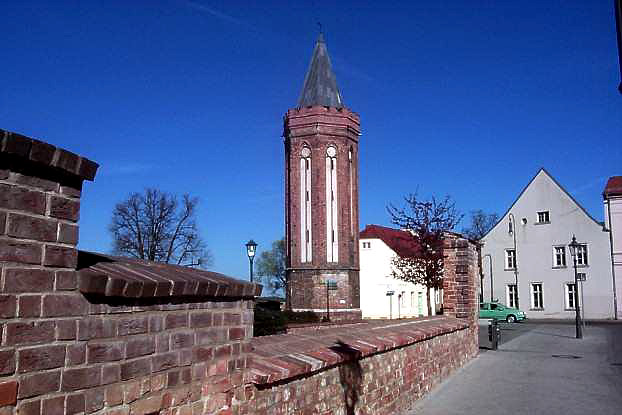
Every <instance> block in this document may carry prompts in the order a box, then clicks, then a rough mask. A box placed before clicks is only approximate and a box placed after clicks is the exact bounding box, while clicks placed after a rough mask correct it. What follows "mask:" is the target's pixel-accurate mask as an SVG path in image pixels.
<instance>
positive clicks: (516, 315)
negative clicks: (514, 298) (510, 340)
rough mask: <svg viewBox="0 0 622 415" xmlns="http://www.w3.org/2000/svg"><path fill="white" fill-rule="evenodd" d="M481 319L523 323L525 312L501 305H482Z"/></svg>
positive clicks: (480, 307)
mask: <svg viewBox="0 0 622 415" xmlns="http://www.w3.org/2000/svg"><path fill="white" fill-rule="evenodd" d="M479 318H496V319H497V320H505V321H507V322H508V323H514V322H515V321H521V320H524V319H525V318H527V317H525V312H524V311H521V310H518V309H516V308H511V307H506V306H504V305H503V304H499V303H480V304H479Z"/></svg>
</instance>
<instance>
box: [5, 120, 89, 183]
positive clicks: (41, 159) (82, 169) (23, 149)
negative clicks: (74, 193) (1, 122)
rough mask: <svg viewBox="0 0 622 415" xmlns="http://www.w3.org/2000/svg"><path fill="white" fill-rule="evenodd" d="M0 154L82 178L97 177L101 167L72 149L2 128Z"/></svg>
mask: <svg viewBox="0 0 622 415" xmlns="http://www.w3.org/2000/svg"><path fill="white" fill-rule="evenodd" d="M0 154H7V155H12V156H15V157H20V158H23V159H26V160H29V161H31V162H33V163H36V164H39V165H42V166H45V167H51V168H54V169H57V170H61V171H63V172H65V173H69V174H71V175H73V176H78V177H79V178H80V179H82V180H91V181H92V180H93V179H95V174H96V173H97V168H98V167H99V165H98V164H97V163H95V162H93V161H91V160H89V159H87V158H84V157H80V156H78V155H77V154H74V153H72V152H70V151H67V150H64V149H62V148H59V147H56V146H53V145H51V144H48V143H44V142H43V141H39V140H36V139H34V138H30V137H26V136H24V135H21V134H18V133H13V132H10V131H6V130H2V129H0Z"/></svg>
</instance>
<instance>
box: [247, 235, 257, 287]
mask: <svg viewBox="0 0 622 415" xmlns="http://www.w3.org/2000/svg"><path fill="white" fill-rule="evenodd" d="M255 252H257V242H255V241H253V240H252V239H251V240H250V241H248V242H246V255H248V261H249V263H250V281H251V282H253V259H255Z"/></svg>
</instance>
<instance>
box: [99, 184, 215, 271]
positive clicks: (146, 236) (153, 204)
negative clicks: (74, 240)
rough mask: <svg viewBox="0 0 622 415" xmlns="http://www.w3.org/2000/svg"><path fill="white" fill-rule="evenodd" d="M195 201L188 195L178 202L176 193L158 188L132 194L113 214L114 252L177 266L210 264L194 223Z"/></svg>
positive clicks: (111, 231)
mask: <svg viewBox="0 0 622 415" xmlns="http://www.w3.org/2000/svg"><path fill="white" fill-rule="evenodd" d="M198 203H199V199H198V198H196V197H191V196H189V195H187V194H185V195H183V197H182V199H181V203H180V202H179V200H178V198H177V196H175V195H173V194H170V193H167V192H163V191H160V190H158V189H146V190H145V191H144V193H133V194H131V195H130V197H129V198H128V199H127V200H124V201H123V202H121V203H118V204H117V205H116V206H115V208H114V211H113V213H112V222H111V224H110V226H109V230H110V233H111V234H112V237H113V243H114V249H113V250H114V252H115V254H117V255H121V256H127V257H132V258H140V259H146V260H150V261H157V262H166V263H173V264H179V265H188V264H190V265H201V266H207V265H209V264H211V261H212V257H211V254H210V252H209V250H208V249H207V246H206V245H205V243H204V242H203V240H202V239H201V237H200V236H199V230H198V227H197V223H196V218H195V216H196V209H197V205H198Z"/></svg>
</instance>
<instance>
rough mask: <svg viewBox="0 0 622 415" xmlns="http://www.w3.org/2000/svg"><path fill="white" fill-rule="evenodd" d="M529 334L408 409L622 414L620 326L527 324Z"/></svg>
mask: <svg viewBox="0 0 622 415" xmlns="http://www.w3.org/2000/svg"><path fill="white" fill-rule="evenodd" d="M517 327H520V329H521V330H524V334H521V335H520V336H519V337H516V338H514V339H513V340H511V341H509V342H508V343H504V344H502V345H500V347H499V350H498V351H496V352H495V351H489V352H486V353H481V354H480V356H479V357H477V358H476V359H474V360H473V361H472V362H470V363H469V364H467V365H466V366H465V367H464V368H462V369H461V370H459V371H458V372H456V373H455V374H454V375H453V376H452V377H450V378H449V379H448V380H447V381H445V382H444V383H442V384H440V385H438V386H437V387H436V388H435V389H434V390H433V391H432V392H431V393H430V394H429V395H428V396H427V397H425V398H424V399H422V400H421V401H419V402H417V404H416V405H415V407H414V409H413V410H412V411H411V412H410V413H409V415H415V414H416V415H453V414H469V415H470V414H484V415H486V414H490V415H500V414H511V415H514V414H516V415H518V414H525V415H527V414H549V415H555V414H563V415H575V414H576V415H589V414H599V415H609V414H611V415H619V414H622V325H619V324H603V325H592V326H588V327H586V329H585V331H584V338H583V340H578V339H575V338H574V333H575V332H574V326H573V325H569V324H551V323H546V324H539V323H529V324H521V325H520V326H517Z"/></svg>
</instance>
